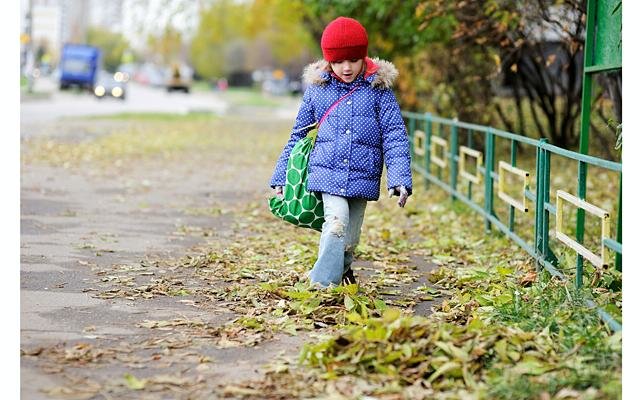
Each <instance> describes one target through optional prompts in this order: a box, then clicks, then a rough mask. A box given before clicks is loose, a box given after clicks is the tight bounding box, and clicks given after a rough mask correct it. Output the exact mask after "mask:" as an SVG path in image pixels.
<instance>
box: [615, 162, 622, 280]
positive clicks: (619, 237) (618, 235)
mask: <svg viewBox="0 0 640 400" xmlns="http://www.w3.org/2000/svg"><path fill="white" fill-rule="evenodd" d="M616 240H617V241H618V243H620V244H621V245H622V172H620V186H618V227H617V229H616ZM616 269H617V270H618V271H620V272H622V254H620V253H618V252H616Z"/></svg>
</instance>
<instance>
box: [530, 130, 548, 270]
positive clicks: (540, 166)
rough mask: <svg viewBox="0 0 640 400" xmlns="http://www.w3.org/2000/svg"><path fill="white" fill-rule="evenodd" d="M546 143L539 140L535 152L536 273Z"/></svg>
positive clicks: (538, 260)
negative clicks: (544, 145)
mask: <svg viewBox="0 0 640 400" xmlns="http://www.w3.org/2000/svg"><path fill="white" fill-rule="evenodd" d="M546 142H547V139H540V140H539V141H538V146H537V152H536V223H535V227H534V235H533V237H534V240H535V251H536V266H537V270H538V271H540V266H541V263H540V257H543V245H542V236H543V234H542V225H543V223H542V221H543V215H544V173H545V171H546V167H545V165H544V164H545V157H544V151H543V150H542V145H543V144H545V143H546Z"/></svg>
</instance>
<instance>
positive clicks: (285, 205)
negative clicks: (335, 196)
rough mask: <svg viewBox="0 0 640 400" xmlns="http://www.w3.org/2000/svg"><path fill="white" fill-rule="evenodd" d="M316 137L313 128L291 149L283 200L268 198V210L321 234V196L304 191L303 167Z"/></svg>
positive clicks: (305, 188)
mask: <svg viewBox="0 0 640 400" xmlns="http://www.w3.org/2000/svg"><path fill="white" fill-rule="evenodd" d="M317 133H318V130H317V128H313V129H312V130H311V132H309V133H308V134H307V136H306V137H304V138H302V139H300V140H298V142H297V143H296V144H295V146H293V149H292V150H291V155H289V161H288V162H287V176H286V183H285V186H284V188H283V197H278V196H273V197H271V198H270V199H269V208H270V209H271V212H272V213H273V215H275V216H276V217H278V218H281V219H283V220H285V221H287V222H290V223H292V224H294V225H297V226H300V227H302V228H311V229H315V230H316V231H319V232H321V231H322V224H323V223H324V209H323V204H322V196H321V195H320V194H316V193H314V192H309V191H308V190H307V166H308V164H309V155H310V154H311V150H313V144H314V142H315V138H316V135H317Z"/></svg>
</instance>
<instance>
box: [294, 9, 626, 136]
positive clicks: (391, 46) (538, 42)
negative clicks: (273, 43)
mask: <svg viewBox="0 0 640 400" xmlns="http://www.w3.org/2000/svg"><path fill="white" fill-rule="evenodd" d="M300 1H301V2H302V4H303V5H304V10H305V19H304V21H305V24H306V25H307V26H308V29H309V30H310V31H311V32H312V33H313V35H314V37H315V39H316V43H319V40H320V36H321V34H322V30H323V29H324V27H325V26H326V24H327V23H328V22H329V21H331V20H332V19H334V18H336V17H337V16H340V15H343V16H350V17H353V18H356V19H358V20H359V21H360V22H362V23H363V25H364V26H365V27H366V28H367V31H368V33H369V42H370V46H369V54H370V56H380V57H382V58H387V59H389V60H391V61H393V62H394V63H395V64H396V66H397V67H398V68H399V70H400V72H401V74H400V77H399V80H398V88H399V99H400V102H401V106H402V107H403V108H406V109H414V110H420V111H431V112H435V113H438V114H441V115H445V116H455V117H458V118H460V119H463V120H470V121H474V122H479V123H483V124H495V125H501V126H502V127H504V128H505V129H508V130H510V131H513V132H519V133H522V134H528V135H530V136H535V137H547V138H549V139H550V140H551V142H552V143H554V144H557V145H560V146H565V147H572V146H575V144H576V143H577V139H578V136H579V133H578V129H577V120H578V118H579V115H580V96H581V88H582V86H581V83H582V53H581V51H582V48H583V45H584V43H583V42H584V39H583V37H584V28H585V27H584V21H585V6H586V0H564V1H556V0H533V1H524V0H485V1H462V0H457V1H450V0H422V1H410V2H406V1H401V0H383V1H376V2H369V1H365V0H344V1H340V2H334V1H328V0H300ZM611 79H615V78H611ZM618 82H619V79H618ZM614 83H615V82H614ZM505 94H508V97H505V96H504V95H505ZM512 104H513V106H512ZM597 104H601V102H598V103H597ZM615 104H619V102H617V101H614V105H615ZM507 106H508V107H509V108H514V109H515V111H514V112H511V111H510V110H508V109H507Z"/></svg>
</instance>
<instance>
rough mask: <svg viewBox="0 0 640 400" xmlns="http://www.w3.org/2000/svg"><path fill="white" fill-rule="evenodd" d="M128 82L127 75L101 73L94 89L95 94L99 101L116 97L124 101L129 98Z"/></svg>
mask: <svg viewBox="0 0 640 400" xmlns="http://www.w3.org/2000/svg"><path fill="white" fill-rule="evenodd" d="M127 80H128V78H126V76H125V74H124V73H122V72H120V71H118V72H116V73H115V74H112V73H110V72H107V71H101V72H100V73H99V74H98V79H97V80H96V84H95V86H94V88H93V94H94V95H95V96H96V97H97V98H99V99H103V98H105V97H114V98H116V99H120V100H124V99H126V97H127Z"/></svg>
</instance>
